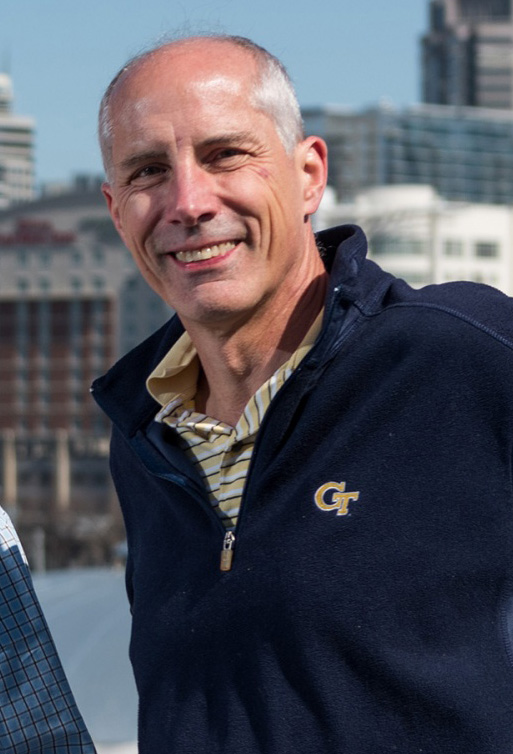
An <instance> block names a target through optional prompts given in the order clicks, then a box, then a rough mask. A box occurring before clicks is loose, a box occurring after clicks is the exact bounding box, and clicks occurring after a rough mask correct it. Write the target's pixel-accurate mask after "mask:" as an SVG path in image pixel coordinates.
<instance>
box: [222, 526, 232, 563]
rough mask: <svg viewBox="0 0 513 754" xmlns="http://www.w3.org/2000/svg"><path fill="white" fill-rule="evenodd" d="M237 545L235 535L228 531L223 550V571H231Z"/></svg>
mask: <svg viewBox="0 0 513 754" xmlns="http://www.w3.org/2000/svg"><path fill="white" fill-rule="evenodd" d="M234 544H235V534H234V533H233V532H232V531H227V532H226V534H225V535H224V540H223V549H222V550H221V571H231V569H232V560H233V546H234Z"/></svg>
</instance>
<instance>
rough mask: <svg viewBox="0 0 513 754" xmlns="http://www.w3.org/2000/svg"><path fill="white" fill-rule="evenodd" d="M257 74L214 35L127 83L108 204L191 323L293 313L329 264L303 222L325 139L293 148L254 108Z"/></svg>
mask: <svg viewBox="0 0 513 754" xmlns="http://www.w3.org/2000/svg"><path fill="white" fill-rule="evenodd" d="M256 76H257V67H256V63H255V60H254V58H253V56H252V55H251V54H249V53H248V52H247V51H246V50H242V49H239V48H237V47H236V46H234V45H232V44H229V43H226V42H220V41H214V40H201V41H199V40H195V41H188V42H182V43H176V44H174V45H172V46H170V47H167V48H163V49H162V50H161V51H159V52H158V53H157V54H155V55H154V56H153V57H151V58H149V59H146V60H144V61H142V62H141V63H140V64H139V65H137V66H136V67H135V69H133V70H131V71H130V72H128V73H127V74H125V76H124V77H122V78H121V79H120V81H119V82H118V84H117V86H116V88H115V90H114V92H113V95H112V100H111V118H112V124H113V138H112V143H111V148H112V152H111V155H112V159H111V171H110V174H111V182H110V184H106V185H105V186H104V194H105V196H106V199H107V203H108V206H109V209H110V212H111V215H112V217H113V220H114V222H115V224H116V227H117V229H118V231H119V233H120V234H121V236H122V238H123V240H124V242H125V244H126V245H127V247H128V248H129V249H130V250H131V252H132V254H133V256H134V258H135V261H136V263H137V265H138V267H139V269H140V270H141V272H142V274H143V275H144V277H145V278H146V280H147V282H148V283H149V284H150V285H151V286H152V287H153V288H154V290H155V291H156V292H157V293H158V294H159V295H160V296H161V297H162V298H163V299H164V300H165V301H167V302H168V303H169V304H170V305H171V306H172V307H173V308H174V309H176V311H177V312H178V314H179V315H180V317H181V319H182V321H183V323H184V325H185V326H186V327H187V325H188V323H193V322H195V323H200V324H201V325H203V326H207V327H208V326H209V325H216V324H218V323H219V322H229V323H235V324H237V323H242V322H244V320H245V319H247V318H248V317H253V316H257V313H258V316H265V313H266V312H268V313H269V314H268V316H275V315H276V314H277V313H278V312H280V311H282V310H283V309H285V310H287V309H288V310H290V303H291V301H296V300H297V299H298V298H299V297H300V296H301V294H302V292H303V291H304V290H305V289H306V287H307V286H308V283H309V282H310V281H311V280H312V279H314V278H315V277H316V276H317V275H318V274H321V271H322V264H321V262H320V259H319V255H318V253H317V250H316V248H315V242H314V239H313V235H312V232H311V229H310V225H309V223H307V222H306V221H305V216H306V215H310V214H312V213H313V212H314V211H315V209H316V208H317V206H318V203H319V201H320V198H321V195H322V190H323V187H324V180H325V151H324V144H323V143H322V142H321V141H320V140H319V139H316V138H314V137H310V138H308V139H306V140H305V141H302V142H300V143H299V144H298V145H297V146H296V148H295V149H294V151H293V152H292V153H290V154H289V153H287V152H286V150H285V148H284V147H283V144H282V143H281V141H280V139H279V137H278V134H277V132H276V129H275V126H274V124H273V122H272V120H271V119H270V117H269V116H268V115H266V114H265V113H264V112H262V111H260V110H257V109H256V108H255V107H254V106H252V104H251V94H252V88H253V87H254V85H255V80H256Z"/></svg>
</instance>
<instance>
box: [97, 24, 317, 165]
mask: <svg viewBox="0 0 513 754" xmlns="http://www.w3.org/2000/svg"><path fill="white" fill-rule="evenodd" d="M201 39H205V40H214V41H218V42H227V43H229V44H233V45H235V46H237V47H242V48H243V49H245V50H247V51H248V52H249V53H250V54H251V55H252V56H253V58H254V59H255V61H256V63H257V67H258V74H257V75H258V78H257V81H256V84H255V87H254V89H253V92H252V94H251V104H252V105H253V106H254V107H255V108H256V109H257V110H261V111H262V112H264V113H266V114H267V115H268V116H269V117H270V118H271V120H272V121H273V123H274V126H275V128H276V132H277V134H278V137H279V139H280V141H281V143H282V144H283V146H284V147H285V150H286V151H287V152H288V153H289V154H291V153H292V151H293V150H294V147H295V146H296V144H297V143H298V142H299V141H301V140H302V139H303V138H304V130H303V121H302V119H301V110H300V108H299V103H298V101H297V97H296V93H295V91H294V86H293V84H292V81H291V79H290V76H289V74H288V72H287V69H286V68H285V66H284V65H283V63H282V62H281V61H280V60H278V58H277V57H275V56H274V55H272V54H271V53H270V52H268V51H267V50H266V49H265V48H264V47H260V45H257V44H256V43H255V42H252V41H251V40H250V39H247V38H246V37H239V36H232V35H229V34H209V35H200V36H190V37H183V38H181V39H176V40H173V41H170V42H164V43H163V44H159V45H158V46H156V47H153V48H152V49H150V50H147V51H146V52H143V53H141V54H139V55H136V56H135V57H133V58H131V59H130V60H129V61H128V62H127V63H126V64H125V65H124V66H123V68H121V70H120V71H119V72H118V73H117V74H116V75H115V76H114V78H113V79H112V81H111V83H110V84H109V86H108V87H107V89H106V91H105V94H104V95H103V97H102V100H101V103H100V112H99V118H98V136H99V141H100V149H101V153H102V159H103V165H104V168H105V172H106V173H107V176H109V173H110V169H111V167H112V165H111V163H112V135H113V124H112V117H111V100H112V95H113V92H114V90H115V88H116V85H117V84H118V82H119V81H120V79H122V78H123V77H124V76H125V74H127V73H129V72H130V71H131V70H132V69H133V68H135V67H136V66H138V65H139V64H140V63H143V62H144V61H146V60H149V59H151V58H152V57H154V56H155V55H156V54H158V53H159V52H160V51H161V50H165V49H166V48H168V47H172V46H173V45H175V44H179V43H180V42H187V41H194V40H201Z"/></svg>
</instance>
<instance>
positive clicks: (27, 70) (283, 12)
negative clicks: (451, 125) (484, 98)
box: [0, 0, 428, 185]
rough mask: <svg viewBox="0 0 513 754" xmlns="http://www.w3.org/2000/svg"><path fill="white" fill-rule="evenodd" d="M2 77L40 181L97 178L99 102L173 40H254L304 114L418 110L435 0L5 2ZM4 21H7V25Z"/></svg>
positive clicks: (1, 35)
mask: <svg viewBox="0 0 513 754" xmlns="http://www.w3.org/2000/svg"><path fill="white" fill-rule="evenodd" d="M3 7H4V12H3V14H1V16H0V18H1V28H0V70H2V71H6V72H8V73H9V74H10V75H11V77H12V80H13V87H14V107H13V111H14V113H15V114H17V115H23V116H29V117H33V118H34V119H35V122H36V140H35V143H36V146H35V157H36V182H37V184H38V185H40V184H41V183H46V182H64V181H68V180H70V179H71V178H72V177H73V176H74V175H77V174H81V173H90V174H101V173H102V167H101V160H100V155H99V149H98V147H97V144H96V116H97V109H98V104H99V101H100V98H101V96H102V93H103V91H104V89H105V88H106V86H107V85H108V83H109V81H110V79H111V78H112V77H113V76H114V75H115V73H116V72H117V70H118V69H119V68H120V67H121V66H122V65H123V64H124V62H125V61H126V60H127V59H128V58H129V57H131V56H133V55H134V54H137V53H138V52H140V51H141V50H142V49H145V48H147V47H149V46H151V45H152V44H153V43H155V42H156V41H158V40H159V39H162V38H163V37H165V36H168V35H169V34H172V33H176V32H177V31H178V32H179V33H180V32H182V33H187V32H191V33H199V32H201V31H220V32H227V33H230V34H241V35H243V36H248V37H251V38H252V39H253V40H254V41H255V42H257V43H258V44H261V45H263V46H264V47H266V48H267V49H269V50H270V51H271V52H272V53H274V54H275V55H277V56H278V57H279V58H280V59H281V60H282V61H283V62H284V63H285V65H286V66H287V68H288V70H289V73H290V74H291V76H292V79H293V81H294V84H295V86H296V91H297V94H298V99H299V102H300V104H301V106H303V107H305V106H313V105H324V104H328V103H329V104H338V105H346V106H350V107H354V108H361V107H365V106H368V105H372V104H376V103H377V102H379V101H381V100H383V99H386V100H389V101H390V102H391V103H392V104H394V105H396V106H402V105H408V104H413V103H415V102H418V101H419V99H420V45H419V39H420V36H421V35H422V34H423V33H424V32H425V31H426V29H427V24H428V10H427V9H428V0H396V2H395V3H394V4H393V6H392V7H388V4H387V5H385V4H384V3H382V4H379V5H378V4H376V3H375V0H359V3H358V6H357V7H355V4H354V3H352V2H351V3H350V2H349V0H343V1H342V2H338V3H335V2H334V1H332V0H318V2H317V3H316V5H315V8H312V7H311V5H310V4H307V3H306V0H297V2H293V0H282V2H281V3H280V5H279V6H277V5H276V3H274V2H272V0H261V3H260V4H259V6H258V9H256V8H255V7H253V6H251V5H249V4H246V5H242V6H241V5H240V4H239V3H238V2H237V0H189V2H187V6H185V3H183V2H176V3H170V2H166V1H165V0H149V2H147V3H146V4H145V5H144V7H141V6H140V5H139V4H138V3H137V2H136V0H111V2H109V3H108V4H102V3H101V2H100V0H90V2H89V3H88V4H87V6H86V7H85V6H84V7H82V6H80V7H78V6H75V5H72V4H69V3H66V2H65V1H64V0H46V2H45V3H44V4H42V3H41V4H40V3H39V2H38V0H4V3H3ZM2 16H3V17H2Z"/></svg>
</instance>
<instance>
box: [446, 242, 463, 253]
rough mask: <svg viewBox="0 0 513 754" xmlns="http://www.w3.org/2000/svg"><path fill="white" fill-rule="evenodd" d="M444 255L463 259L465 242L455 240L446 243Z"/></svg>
mask: <svg viewBox="0 0 513 754" xmlns="http://www.w3.org/2000/svg"><path fill="white" fill-rule="evenodd" d="M444 254H445V255H446V256H448V257H461V256H462V255H463V241H456V240H454V239H447V240H446V241H444Z"/></svg>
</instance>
